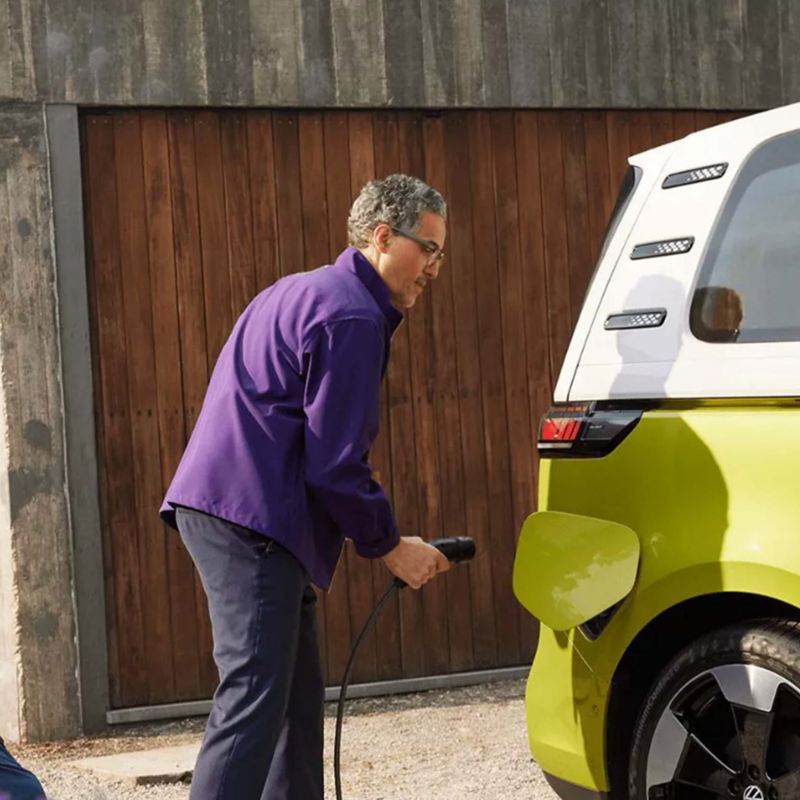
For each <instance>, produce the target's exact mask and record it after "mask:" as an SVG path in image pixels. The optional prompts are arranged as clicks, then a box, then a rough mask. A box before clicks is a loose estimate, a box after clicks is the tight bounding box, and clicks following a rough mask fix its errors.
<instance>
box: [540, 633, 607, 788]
mask: <svg viewBox="0 0 800 800" xmlns="http://www.w3.org/2000/svg"><path fill="white" fill-rule="evenodd" d="M576 637H578V639H579V642H578V646H579V647H580V648H581V650H582V652H581V653H579V652H577V651H576V650H575V646H574V644H575V643H574V639H575V638H576ZM592 644H594V645H595V647H592ZM596 645H597V643H589V642H586V641H585V640H584V638H583V635H582V634H580V633H579V632H578V631H576V630H572V631H570V632H569V633H557V632H555V631H553V630H551V629H550V628H548V627H547V626H545V625H542V627H541V630H540V634H539V646H538V649H537V652H536V658H535V659H534V662H533V666H532V668H531V672H530V675H529V676H528V684H527V688H526V692H525V713H526V717H527V727H528V740H529V744H530V749H531V753H532V754H533V757H534V759H535V760H536V762H537V763H538V764H539V766H540V767H541V768H542V769H543V770H544V771H545V772H546V773H548V774H549V775H552V776H554V777H555V778H557V779H558V780H560V781H564V782H565V783H566V784H567V785H569V784H572V785H575V786H578V787H585V788H586V789H587V790H591V791H594V792H595V793H597V792H601V793H602V792H607V791H608V790H609V785H608V776H607V772H606V764H605V747H604V745H605V741H604V740H605V721H606V720H605V714H606V707H607V703H608V688H607V683H606V682H605V681H604V680H602V679H601V678H600V676H599V675H598V674H597V673H596V672H594V671H593V670H594V664H593V663H592V658H591V656H592V655H595V653H594V652H593V651H594V650H596ZM590 665H591V666H590ZM567 796H568V795H567ZM588 796H589V797H591V796H592V795H591V794H590V795H588ZM595 796H597V797H602V796H603V795H602V794H595Z"/></svg>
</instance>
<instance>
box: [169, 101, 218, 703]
mask: <svg viewBox="0 0 800 800" xmlns="http://www.w3.org/2000/svg"><path fill="white" fill-rule="evenodd" d="M168 137H169V154H170V189H171V198H172V219H173V236H174V239H175V273H176V285H177V291H178V320H179V324H180V332H181V336H180V348H181V365H182V372H181V380H182V383H183V413H184V428H185V430H186V436H187V437H188V436H189V435H190V434H191V432H192V429H193V428H194V425H195V423H196V421H197V417H198V415H199V414H200V408H201V406H202V404H203V398H204V397H205V393H206V386H207V384H208V376H209V366H208V363H209V359H208V342H207V339H206V305H205V291H204V282H205V281H204V274H203V273H204V270H203V256H202V245H201V236H200V211H199V201H198V197H197V170H196V166H195V165H196V160H197V152H196V148H195V136H194V113H193V112H184V111H180V112H173V113H170V114H169V117H168ZM187 558H188V554H187ZM194 600H195V620H196V624H197V643H196V646H197V662H198V669H199V673H200V685H201V687H202V690H203V693H204V694H205V696H208V695H209V693H210V692H213V690H214V687H215V686H216V685H217V681H218V675H217V672H216V667H215V665H214V660H213V656H212V639H211V623H210V620H209V618H208V604H207V600H206V595H205V592H204V590H203V586H202V584H201V582H200V576H199V575H198V573H197V571H196V570H194Z"/></svg>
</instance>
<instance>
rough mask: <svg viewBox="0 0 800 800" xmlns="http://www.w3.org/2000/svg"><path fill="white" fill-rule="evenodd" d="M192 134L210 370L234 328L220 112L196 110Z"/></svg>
mask: <svg viewBox="0 0 800 800" xmlns="http://www.w3.org/2000/svg"><path fill="white" fill-rule="evenodd" d="M194 136H195V168H196V170H197V207H198V211H199V215H200V244H201V247H202V258H203V290H204V293H205V307H206V341H207V344H208V353H207V355H208V366H209V371H210V370H211V368H212V367H213V366H214V363H215V362H216V360H217V356H218V355H219V352H220V350H222V346H223V345H224V344H225V342H226V340H227V338H228V335H229V334H230V332H231V328H232V327H233V314H232V310H231V282H230V272H229V266H228V237H227V223H226V220H225V196H224V193H223V192H222V191H220V189H221V188H222V187H223V185H224V183H223V181H224V177H223V172H222V146H221V142H220V130H219V115H218V114H217V113H216V112H214V111H199V112H196V113H195V115H194Z"/></svg>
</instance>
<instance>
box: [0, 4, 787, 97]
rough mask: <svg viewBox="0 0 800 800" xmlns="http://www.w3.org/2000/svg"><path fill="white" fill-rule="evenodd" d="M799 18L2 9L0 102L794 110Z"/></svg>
mask: <svg viewBox="0 0 800 800" xmlns="http://www.w3.org/2000/svg"><path fill="white" fill-rule="evenodd" d="M798 23H800V3H798V1H797V0H166V1H165V0H113V1H112V0H105V1H104V2H94V3H88V2H86V0H0V98H9V99H18V100H25V101H37V100H38V101H42V102H70V103H99V104H109V105H111V104H114V105H147V104H160V105H172V106H174V105H248V106H252V105H262V106H395V107H400V106H416V107H419V106H486V107H505V106H515V107H523V106H555V107H597V108H611V107H642V108H720V109H739V108H746V109H756V108H767V107H771V106H774V105H780V104H782V103H786V102H793V101H795V100H797V99H800V51H799V50H798V48H797V47H796V41H795V40H794V39H793V37H794V36H795V33H796V31H797V29H798ZM6 37H7V38H6Z"/></svg>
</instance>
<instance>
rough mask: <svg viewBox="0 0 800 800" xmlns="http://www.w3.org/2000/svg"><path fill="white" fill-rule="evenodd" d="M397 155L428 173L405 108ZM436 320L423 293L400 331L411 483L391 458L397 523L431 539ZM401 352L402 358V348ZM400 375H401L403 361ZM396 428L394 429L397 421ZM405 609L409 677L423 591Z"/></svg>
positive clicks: (416, 661) (415, 671)
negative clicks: (404, 343)
mask: <svg viewBox="0 0 800 800" xmlns="http://www.w3.org/2000/svg"><path fill="white" fill-rule="evenodd" d="M398 157H399V162H400V171H401V172H403V173H405V174H407V175H416V176H423V175H424V174H425V155H424V144H423V139H422V117H421V115H420V114H416V113H413V112H401V113H400V114H399V115H398ZM431 325H432V322H431V304H430V296H429V295H428V296H426V294H423V295H422V296H421V297H420V298H419V300H417V302H416V304H415V307H414V309H413V313H412V314H409V315H408V317H407V319H406V323H405V324H404V325H403V326H402V328H401V329H400V330H399V331H398V333H400V334H401V335H405V336H407V337H408V362H409V366H408V369H409V380H410V387H411V413H412V422H413V442H414V455H415V460H416V471H415V474H414V475H413V476H411V478H410V480H409V483H410V485H407V483H406V481H405V480H404V476H403V474H402V472H401V470H403V468H404V467H405V464H406V462H405V461H401V460H399V459H398V460H397V461H395V460H393V461H392V465H393V478H394V479H395V492H396V509H397V511H398V512H399V516H398V523H399V524H400V525H407V526H408V528H406V529H405V530H404V531H403V532H408V534H409V535H418V536H422V537H423V538H426V539H427V538H432V537H434V536H436V535H437V534H438V532H439V527H438V525H439V521H438V508H439V505H438V495H437V494H436V491H437V487H436V479H437V473H438V458H437V452H436V435H435V421H434V407H433V391H432V379H431V377H430V375H429V368H428V347H427V342H428V341H429V340H430V339H429V333H430V330H431ZM400 356H401V363H402V349H401V353H400ZM395 375H397V376H399V375H400V367H398V371H396V372H395ZM392 380H394V377H392ZM390 392H391V387H390ZM392 430H393V431H394V430H395V427H394V425H393V427H392ZM394 441H395V439H394V438H393V442H394ZM409 494H410V497H409V496H408V495H409ZM406 503H407V504H408V505H407V506H406ZM413 512H416V513H413ZM400 613H401V619H402V627H401V637H402V638H401V647H402V655H403V674H404V675H406V676H408V677H416V676H418V675H424V674H425V611H424V606H423V598H422V594H421V592H413V591H412V592H409V591H405V592H402V593H401V595H400Z"/></svg>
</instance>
